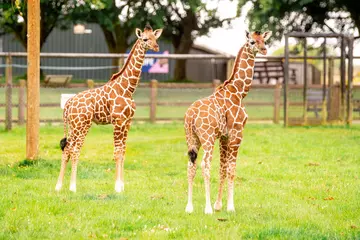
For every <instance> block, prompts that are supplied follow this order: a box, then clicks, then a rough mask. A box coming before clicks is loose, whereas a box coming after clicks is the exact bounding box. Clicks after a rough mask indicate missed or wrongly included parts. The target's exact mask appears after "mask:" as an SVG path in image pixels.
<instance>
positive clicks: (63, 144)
mask: <svg viewBox="0 0 360 240" xmlns="http://www.w3.org/2000/svg"><path fill="white" fill-rule="evenodd" d="M68 102H69V101H68ZM67 109H68V108H67V104H65V107H64V112H63V121H64V138H62V139H61V140H60V148H61V150H62V151H64V149H65V147H66V145H67V137H66V132H67V113H68V112H67Z"/></svg>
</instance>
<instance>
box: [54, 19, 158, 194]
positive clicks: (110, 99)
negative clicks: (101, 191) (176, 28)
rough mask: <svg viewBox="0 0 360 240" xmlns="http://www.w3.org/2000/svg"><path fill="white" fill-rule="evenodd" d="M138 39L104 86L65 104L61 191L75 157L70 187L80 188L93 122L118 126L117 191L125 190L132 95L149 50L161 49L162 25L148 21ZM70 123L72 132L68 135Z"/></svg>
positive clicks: (83, 93) (87, 91)
mask: <svg viewBox="0 0 360 240" xmlns="http://www.w3.org/2000/svg"><path fill="white" fill-rule="evenodd" d="M135 33H136V36H137V40H136V42H135V44H134V46H133V48H132V49H131V51H130V53H129V57H128V59H127V61H126V63H125V64H124V66H123V67H122V69H121V70H120V71H119V72H118V73H116V74H113V75H112V77H111V79H110V80H109V81H108V82H107V83H106V84H105V85H103V86H102V87H99V88H96V89H89V90H86V91H83V92H80V93H78V94H77V95H75V96H74V97H72V98H70V99H69V100H68V101H67V102H66V104H65V107H64V112H63V120H64V138H63V139H62V140H61V141H60V147H61V149H62V151H63V153H62V161H61V168H60V174H59V178H58V181H57V184H56V187H55V190H56V191H60V189H61V187H62V183H63V179H64V173H65V168H66V164H67V163H68V161H69V160H70V159H71V161H72V167H71V179H70V191H72V192H76V172H77V164H78V160H79V155H80V150H81V147H82V145H83V142H84V139H85V136H86V135H87V133H88V130H89V128H90V127H91V124H92V122H94V123H96V124H112V125H113V128H114V160H115V162H116V170H115V172H116V173H115V176H116V181H115V191H116V192H122V191H123V190H124V159H125V156H124V155H125V148H126V139H127V135H128V131H129V128H130V125H131V119H132V117H133V116H134V113H135V102H134V100H133V98H132V96H133V94H134V92H135V89H136V87H137V85H138V82H139V80H140V75H141V67H142V65H143V62H144V58H145V52H146V51H147V50H149V49H151V50H154V51H156V52H157V51H159V45H158V44H157V39H158V38H159V37H160V35H161V33H162V29H157V30H155V31H153V30H152V28H151V27H150V25H146V27H145V29H144V31H141V30H140V29H139V28H137V29H136V31H135ZM67 126H68V128H69V129H68V136H66V132H67Z"/></svg>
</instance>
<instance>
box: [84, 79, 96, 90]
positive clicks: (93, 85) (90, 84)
mask: <svg viewBox="0 0 360 240" xmlns="http://www.w3.org/2000/svg"><path fill="white" fill-rule="evenodd" d="M86 85H87V87H88V88H90V89H91V88H94V87H95V82H94V80H92V79H87V80H86Z"/></svg>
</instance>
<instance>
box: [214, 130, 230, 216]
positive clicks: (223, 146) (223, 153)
mask: <svg viewBox="0 0 360 240" xmlns="http://www.w3.org/2000/svg"><path fill="white" fill-rule="evenodd" d="M219 143H220V169H219V175H220V180H219V182H220V183H219V192H218V196H217V199H216V202H215V204H214V209H215V211H220V210H221V208H222V194H223V189H224V183H225V179H226V176H227V165H228V162H227V161H228V159H227V153H228V138H227V137H221V138H220V139H219Z"/></svg>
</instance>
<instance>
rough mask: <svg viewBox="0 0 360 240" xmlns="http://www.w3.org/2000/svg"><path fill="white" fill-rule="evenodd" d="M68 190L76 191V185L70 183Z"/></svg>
mask: <svg viewBox="0 0 360 240" xmlns="http://www.w3.org/2000/svg"><path fill="white" fill-rule="evenodd" d="M70 191H71V192H76V185H75V184H70Z"/></svg>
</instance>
